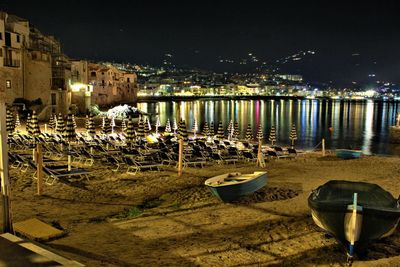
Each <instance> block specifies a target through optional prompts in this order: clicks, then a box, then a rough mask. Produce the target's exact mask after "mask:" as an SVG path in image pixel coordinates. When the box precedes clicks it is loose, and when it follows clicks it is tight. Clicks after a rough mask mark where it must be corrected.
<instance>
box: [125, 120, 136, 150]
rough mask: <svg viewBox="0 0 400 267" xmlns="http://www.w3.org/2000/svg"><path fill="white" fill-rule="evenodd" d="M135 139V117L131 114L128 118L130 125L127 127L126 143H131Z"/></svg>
mask: <svg viewBox="0 0 400 267" xmlns="http://www.w3.org/2000/svg"><path fill="white" fill-rule="evenodd" d="M134 139H135V129H134V127H133V119H132V117H131V116H129V118H128V126H127V128H126V143H128V144H130V143H132V142H133V140H134Z"/></svg>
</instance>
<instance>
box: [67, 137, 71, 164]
mask: <svg viewBox="0 0 400 267" xmlns="http://www.w3.org/2000/svg"><path fill="white" fill-rule="evenodd" d="M68 171H71V142H68Z"/></svg>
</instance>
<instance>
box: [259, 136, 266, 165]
mask: <svg viewBox="0 0 400 267" xmlns="http://www.w3.org/2000/svg"><path fill="white" fill-rule="evenodd" d="M257 165H258V166H260V167H262V168H264V167H265V162H264V159H263V156H262V151H261V139H260V140H259V141H258V151H257Z"/></svg>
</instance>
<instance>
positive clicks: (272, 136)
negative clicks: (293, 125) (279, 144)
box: [268, 126, 276, 145]
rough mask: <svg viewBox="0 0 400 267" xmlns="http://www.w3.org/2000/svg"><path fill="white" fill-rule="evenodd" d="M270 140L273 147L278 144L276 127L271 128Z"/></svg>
mask: <svg viewBox="0 0 400 267" xmlns="http://www.w3.org/2000/svg"><path fill="white" fill-rule="evenodd" d="M268 140H269V141H270V142H271V145H274V144H275V143H276V131H275V127H274V126H272V127H271V131H270V132H269V137H268Z"/></svg>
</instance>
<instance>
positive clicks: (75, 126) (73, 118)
mask: <svg viewBox="0 0 400 267" xmlns="http://www.w3.org/2000/svg"><path fill="white" fill-rule="evenodd" d="M72 123H73V125H74V129H75V130H76V128H77V125H76V121H75V115H74V114H72Z"/></svg>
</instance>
